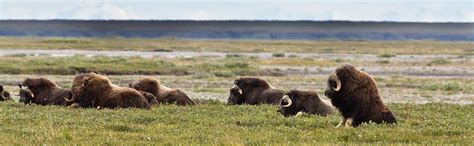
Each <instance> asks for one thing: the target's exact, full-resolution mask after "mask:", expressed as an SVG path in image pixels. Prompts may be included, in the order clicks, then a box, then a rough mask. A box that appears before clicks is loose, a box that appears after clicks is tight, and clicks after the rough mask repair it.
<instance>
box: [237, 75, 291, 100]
mask: <svg viewBox="0 0 474 146" xmlns="http://www.w3.org/2000/svg"><path fill="white" fill-rule="evenodd" d="M234 84H235V86H234V87H232V88H231V89H230V96H229V99H228V101H229V104H250V105H259V104H274V105H278V104H279V103H280V99H281V98H283V96H284V95H285V92H284V91H282V90H278V89H275V88H273V87H272V86H271V85H270V84H269V83H268V82H267V81H265V80H263V79H259V78H248V77H241V78H238V79H236V80H235V81H234Z"/></svg>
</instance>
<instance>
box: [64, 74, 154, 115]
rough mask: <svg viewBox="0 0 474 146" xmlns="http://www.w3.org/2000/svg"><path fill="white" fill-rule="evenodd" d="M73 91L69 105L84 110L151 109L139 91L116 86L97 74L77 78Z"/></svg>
mask: <svg viewBox="0 0 474 146" xmlns="http://www.w3.org/2000/svg"><path fill="white" fill-rule="evenodd" d="M71 91H72V99H67V100H68V103H69V104H74V106H79V107H83V108H90V107H93V108H96V107H97V108H112V109H114V108H143V109H150V108H151V106H150V104H149V103H148V100H147V99H146V97H145V96H144V95H143V94H142V93H140V92H139V91H137V90H135V89H132V88H128V87H119V86H117V85H114V84H112V83H111V82H110V80H109V79H108V78H107V77H104V76H102V75H98V74H96V73H83V74H80V75H78V76H76V77H75V78H74V81H73V85H72V87H71Z"/></svg>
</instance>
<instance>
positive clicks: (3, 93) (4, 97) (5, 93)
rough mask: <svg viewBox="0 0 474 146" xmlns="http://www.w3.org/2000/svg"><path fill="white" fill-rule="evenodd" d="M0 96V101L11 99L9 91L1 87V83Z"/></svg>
mask: <svg viewBox="0 0 474 146" xmlns="http://www.w3.org/2000/svg"><path fill="white" fill-rule="evenodd" d="M0 96H1V98H0V101H7V100H11V99H12V97H11V95H10V92H8V91H7V90H5V89H3V85H0Z"/></svg>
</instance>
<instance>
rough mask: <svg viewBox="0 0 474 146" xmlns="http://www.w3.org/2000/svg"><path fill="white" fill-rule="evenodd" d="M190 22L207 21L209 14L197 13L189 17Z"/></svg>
mask: <svg viewBox="0 0 474 146" xmlns="http://www.w3.org/2000/svg"><path fill="white" fill-rule="evenodd" d="M190 18H191V20H209V18H210V17H209V13H207V12H205V11H197V12H194V13H193V14H192V15H191V17H190Z"/></svg>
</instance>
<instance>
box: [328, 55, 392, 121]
mask: <svg viewBox="0 0 474 146" xmlns="http://www.w3.org/2000/svg"><path fill="white" fill-rule="evenodd" d="M324 94H325V95H326V96H327V97H328V98H330V99H331V103H332V105H334V106H335V107H336V108H337V109H338V110H339V112H340V113H341V115H342V120H341V122H340V123H339V125H337V127H342V126H345V127H351V126H353V127H357V126H359V125H360V124H362V123H367V122H375V123H390V124H395V123H397V121H396V119H395V116H394V114H393V113H392V112H391V111H390V110H389V109H388V108H387V107H386V106H385V105H384V104H383V102H382V100H381V99H380V95H379V89H378V87H377V84H376V83H375V80H374V79H373V78H372V77H371V76H370V75H369V74H367V73H366V72H363V71H360V70H358V69H357V68H355V67H354V66H352V65H350V64H344V65H342V66H341V67H339V68H337V69H336V70H335V71H334V72H333V73H331V75H330V76H329V79H328V81H327V88H326V90H325V92H324Z"/></svg>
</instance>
